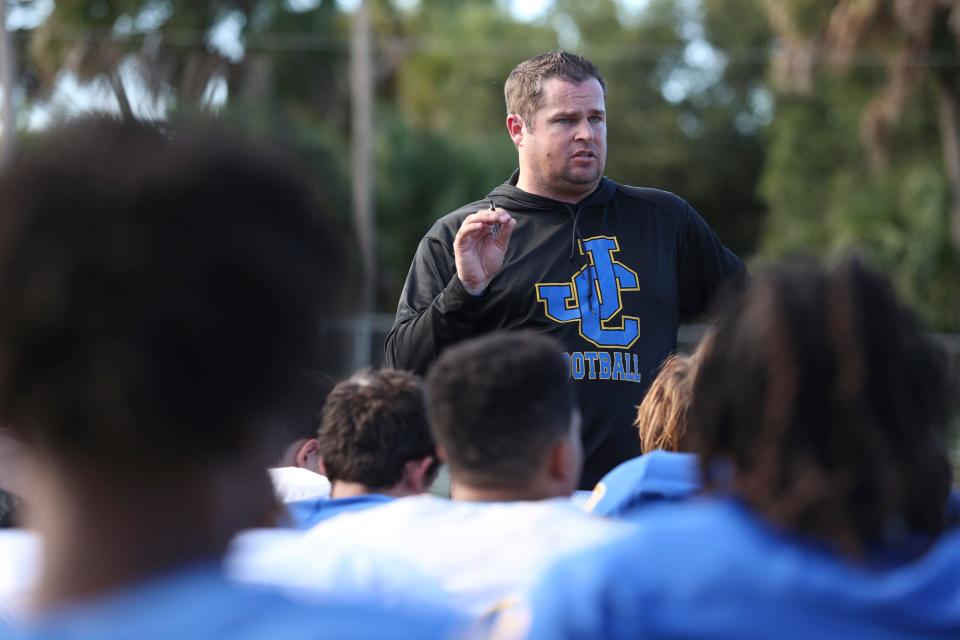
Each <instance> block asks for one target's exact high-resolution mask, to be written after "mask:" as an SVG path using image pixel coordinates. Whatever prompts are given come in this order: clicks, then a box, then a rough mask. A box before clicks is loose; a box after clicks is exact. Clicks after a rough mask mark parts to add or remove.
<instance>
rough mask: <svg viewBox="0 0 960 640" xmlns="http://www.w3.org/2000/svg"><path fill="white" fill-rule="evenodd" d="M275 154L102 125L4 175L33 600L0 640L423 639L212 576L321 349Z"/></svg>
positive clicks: (309, 212)
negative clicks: (298, 385)
mask: <svg viewBox="0 0 960 640" xmlns="http://www.w3.org/2000/svg"><path fill="white" fill-rule="evenodd" d="M296 176H297V174H296V173H295V172H294V171H293V170H292V169H291V168H290V167H289V166H288V165H287V164H286V163H284V162H282V161H280V160H279V159H278V158H276V157H275V154H273V153H270V152H267V151H265V150H262V149H254V148H252V147H248V146H246V145H243V144H240V143H238V142H234V141H231V140H229V139H226V138H223V137H220V136H217V135H214V134H211V133H209V132H205V131H203V130H199V129H198V130H184V131H181V132H179V133H176V134H174V135H173V136H170V137H168V136H164V135H162V134H160V133H159V132H158V131H157V130H155V129H154V128H152V127H149V126H146V125H142V124H136V123H119V122H115V121H111V120H108V119H95V120H87V121H81V122H78V123H74V124H71V125H69V126H66V127H64V128H63V129H59V130H56V131H54V132H52V133H49V134H47V135H45V136H44V137H43V138H42V139H41V140H39V141H37V143H36V144H35V145H34V146H32V147H31V148H30V150H29V151H28V152H27V153H26V154H25V155H23V156H22V157H21V158H18V159H17V160H16V161H15V162H14V163H13V164H12V165H11V167H9V168H8V169H7V170H6V171H4V172H3V174H2V175H0V202H3V207H4V211H3V213H4V215H3V216H2V217H0V308H2V309H3V313H2V314H0V409H2V415H0V421H2V422H3V423H4V424H8V425H10V427H11V429H12V430H13V431H14V433H15V434H16V435H18V436H19V437H21V438H22V439H23V440H24V441H25V443H26V444H27V445H28V446H29V447H30V448H31V461H32V463H33V465H34V466H33V468H32V469H31V471H30V479H31V485H32V486H31V494H30V501H31V502H30V508H29V510H28V512H27V515H28V518H29V522H28V524H30V525H32V526H33V527H35V528H36V530H37V531H38V532H39V534H40V537H41V539H42V547H43V551H42V554H43V555H42V562H41V565H42V568H41V571H40V578H39V584H38V586H37V589H36V592H35V594H34V596H33V598H32V611H31V614H30V615H29V616H28V618H27V620H25V621H24V622H23V623H22V624H21V625H19V626H18V627H17V628H15V629H8V630H4V631H3V633H2V634H0V635H4V637H7V636H10V635H13V636H14V637H23V638H76V639H87V638H133V637H136V638H163V639H165V640H166V639H169V638H230V639H231V640H235V639H243V638H315V637H317V635H318V634H320V633H321V630H322V633H324V634H327V635H334V636H336V635H340V636H353V637H396V636H397V634H398V633H399V634H404V633H409V634H411V635H421V634H422V635H426V636H428V637H429V636H434V637H436V636H439V635H441V633H445V632H446V630H447V627H445V625H447V624H449V618H448V617H446V616H443V615H441V616H439V617H436V618H434V617H431V616H432V614H429V615H428V614H423V617H415V616H414V615H413V614H412V613H411V614H410V615H409V616H399V615H396V614H387V613H384V612H383V611H381V610H380V609H379V608H378V607H377V606H375V605H368V604H356V605H354V604H336V605H334V604H328V605H325V606H320V605H318V606H306V605H303V604H300V603H297V602H294V601H292V600H288V599H287V598H286V597H283V596H281V595H280V594H277V593H274V592H272V591H270V590H267V589H263V590H257V589H250V588H238V587H236V586H234V585H232V584H230V583H228V582H227V581H226V579H225V577H224V576H223V574H222V571H221V568H220V559H221V555H222V553H223V550H224V548H225V546H226V544H227V542H228V540H229V539H230V538H231V536H232V535H233V534H234V532H236V531H237V530H238V529H240V528H242V527H247V526H251V524H253V523H255V522H257V521H258V519H260V518H261V517H262V516H263V514H264V512H265V510H267V509H269V508H270V505H271V503H272V499H273V498H272V492H271V487H270V483H269V480H268V477H267V474H266V472H265V469H266V468H267V465H268V463H269V460H268V459H267V455H266V451H267V447H266V446H265V442H266V441H267V440H268V439H269V431H270V423H271V421H272V420H274V419H276V418H277V417H278V416H282V415H284V414H285V412H286V411H287V410H288V408H289V395H290V390H291V388H292V386H293V385H294V384H295V382H296V380H297V377H298V376H299V375H300V374H301V373H302V372H303V371H305V370H307V369H310V368H312V367H314V366H317V365H318V364H322V362H318V359H319V355H320V354H319V353H318V347H317V344H316V342H317V322H318V319H319V315H318V314H319V313H320V312H321V309H322V307H323V306H324V305H332V304H333V302H331V297H332V296H334V294H335V293H336V292H335V291H334V290H333V289H332V288H331V287H330V284H329V283H331V282H334V281H335V280H336V278H332V277H331V276H330V272H329V269H330V267H331V265H335V264H337V263H336V262H335V261H331V260H330V256H331V255H333V254H335V253H336V249H337V247H336V246H333V245H332V238H333V236H332V234H330V233H329V229H327V228H325V227H324V226H323V225H322V224H321V221H320V220H319V219H318V218H317V217H316V216H315V211H314V206H313V202H312V198H311V194H310V192H309V191H308V190H307V189H306V188H305V186H304V183H302V182H301V181H300V180H299V179H298V178H297V177H296Z"/></svg>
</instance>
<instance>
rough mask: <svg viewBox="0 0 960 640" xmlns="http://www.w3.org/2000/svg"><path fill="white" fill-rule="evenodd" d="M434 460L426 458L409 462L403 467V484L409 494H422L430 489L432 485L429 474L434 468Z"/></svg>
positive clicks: (431, 457) (431, 476) (431, 474)
mask: <svg viewBox="0 0 960 640" xmlns="http://www.w3.org/2000/svg"><path fill="white" fill-rule="evenodd" d="M434 463H435V458H434V457H433V456H426V457H424V458H420V459H419V460H410V461H409V462H407V463H406V464H405V465H404V467H403V484H405V485H406V487H407V489H408V490H409V491H410V492H411V493H423V492H424V491H428V490H429V489H430V485H431V484H432V483H433V476H434V475H435V474H433V473H431V471H432V470H433V468H434Z"/></svg>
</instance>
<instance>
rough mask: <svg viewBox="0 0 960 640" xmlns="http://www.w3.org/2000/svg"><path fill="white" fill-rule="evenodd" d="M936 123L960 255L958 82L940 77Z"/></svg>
mask: <svg viewBox="0 0 960 640" xmlns="http://www.w3.org/2000/svg"><path fill="white" fill-rule="evenodd" d="M939 84H940V93H939V96H938V98H937V120H938V122H939V125H940V141H941V144H942V150H943V166H944V169H945V171H946V174H947V180H948V181H949V183H950V192H951V202H950V238H951V241H952V243H953V247H954V249H956V250H957V251H958V252H960V85H958V82H957V78H955V77H953V76H952V74H951V76H950V77H943V76H941V77H940V83H939Z"/></svg>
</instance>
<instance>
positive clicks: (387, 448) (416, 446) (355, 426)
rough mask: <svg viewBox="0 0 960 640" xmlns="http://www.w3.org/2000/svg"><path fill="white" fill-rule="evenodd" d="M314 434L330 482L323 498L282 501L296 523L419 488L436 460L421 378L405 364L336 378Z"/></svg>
mask: <svg viewBox="0 0 960 640" xmlns="http://www.w3.org/2000/svg"><path fill="white" fill-rule="evenodd" d="M315 435H316V442H317V454H318V457H319V463H320V465H321V469H322V470H323V471H324V473H325V474H326V476H327V477H328V478H329V479H330V482H331V483H332V489H331V494H330V497H329V498H323V497H319V498H314V499H310V500H302V501H298V502H293V503H291V504H289V505H288V509H289V510H290V513H291V515H292V516H293V518H294V521H295V524H296V525H297V526H298V527H301V528H309V527H311V526H313V525H315V524H317V523H318V522H322V521H323V520H326V519H327V518H331V517H333V516H336V515H338V514H342V513H348V512H351V511H359V510H362V509H367V508H370V507H375V506H378V505H382V504H386V503H388V502H390V501H392V500H394V499H395V498H399V497H403V496H412V495H417V494H420V493H424V492H425V491H428V490H429V489H430V485H431V484H432V483H433V480H434V478H436V475H437V470H438V469H439V467H440V462H439V460H438V459H437V450H436V446H435V445H434V443H433V435H432V434H431V433H430V426H429V424H428V422H427V407H426V402H425V400H424V393H423V381H422V380H421V379H420V378H419V377H418V376H415V375H414V374H412V373H408V372H406V371H396V370H394V369H383V370H380V371H362V372H360V373H357V374H355V375H353V376H351V377H350V378H348V379H347V380H344V381H343V382H340V383H338V384H337V385H336V386H335V387H334V389H333V391H332V392H331V393H330V395H329V396H328V397H327V401H326V403H325V405H324V408H323V413H322V416H321V418H320V427H319V429H318V430H317V432H316V434H315Z"/></svg>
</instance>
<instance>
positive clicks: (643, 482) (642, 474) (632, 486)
mask: <svg viewBox="0 0 960 640" xmlns="http://www.w3.org/2000/svg"><path fill="white" fill-rule="evenodd" d="M698 464H699V463H698V460H697V456H696V454H693V453H677V452H673V451H651V452H650V453H647V454H644V455H642V456H639V457H637V458H634V459H632V460H627V461H626V462H624V463H622V464H620V465H619V466H618V467H617V468H616V469H614V470H613V471H611V472H610V473H608V474H607V475H605V476H604V477H603V479H602V480H600V482H599V483H597V486H596V488H594V490H593V494H592V495H591V496H590V499H589V500H588V501H587V504H586V505H585V507H584V508H585V509H586V510H587V511H589V512H590V513H592V514H594V515H598V516H607V517H610V518H624V517H627V518H629V517H631V516H632V515H635V514H636V512H637V511H638V510H639V509H641V508H642V507H645V506H647V505H649V504H651V503H654V502H659V501H662V500H680V499H683V498H687V497H689V496H691V495H693V494H695V493H698V492H699V491H700V489H701V488H702V486H703V485H702V483H701V482H700V470H699V467H698Z"/></svg>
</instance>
